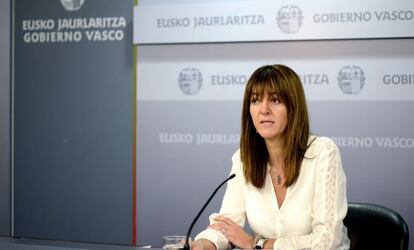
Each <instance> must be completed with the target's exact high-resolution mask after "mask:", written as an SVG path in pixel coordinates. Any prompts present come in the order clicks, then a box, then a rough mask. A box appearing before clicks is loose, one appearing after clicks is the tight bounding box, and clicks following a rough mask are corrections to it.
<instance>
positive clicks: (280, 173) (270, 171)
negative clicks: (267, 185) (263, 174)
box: [269, 169, 283, 186]
mask: <svg viewBox="0 0 414 250" xmlns="http://www.w3.org/2000/svg"><path fill="white" fill-rule="evenodd" d="M282 172H283V170H280V172H279V173H278V174H276V178H275V179H276V184H277V185H279V186H280V185H281V184H282ZM269 173H270V176H272V170H271V169H270V170H269ZM273 173H274V171H273Z"/></svg>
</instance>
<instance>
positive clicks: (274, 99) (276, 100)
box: [272, 98, 280, 104]
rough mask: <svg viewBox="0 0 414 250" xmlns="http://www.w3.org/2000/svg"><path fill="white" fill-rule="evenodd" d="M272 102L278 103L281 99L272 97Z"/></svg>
mask: <svg viewBox="0 0 414 250" xmlns="http://www.w3.org/2000/svg"><path fill="white" fill-rule="evenodd" d="M272 102H273V103H277V104H278V103H280V100H279V98H272Z"/></svg>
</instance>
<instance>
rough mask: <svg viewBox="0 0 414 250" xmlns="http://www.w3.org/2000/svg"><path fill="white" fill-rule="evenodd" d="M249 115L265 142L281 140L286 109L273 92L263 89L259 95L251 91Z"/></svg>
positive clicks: (284, 126) (285, 123)
mask: <svg viewBox="0 0 414 250" xmlns="http://www.w3.org/2000/svg"><path fill="white" fill-rule="evenodd" d="M250 116H251V117H252V120H253V124H254V127H255V128H256V131H257V133H259V134H260V135H261V136H262V137H263V138H264V139H265V141H266V142H274V143H279V144H280V143H282V142H283V135H284V132H285V130H286V126H287V109H286V105H285V104H284V103H282V102H281V100H280V98H279V97H278V96H277V95H276V94H275V93H269V92H268V91H267V90H265V92H264V94H263V96H262V97H260V95H259V94H258V93H254V92H253V94H252V96H251V98H250Z"/></svg>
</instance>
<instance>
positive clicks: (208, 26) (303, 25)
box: [134, 0, 414, 44]
mask: <svg viewBox="0 0 414 250" xmlns="http://www.w3.org/2000/svg"><path fill="white" fill-rule="evenodd" d="M413 24H414V2H412V1H403V0H400V1H385V0H381V1H376V0H368V1H356V0H354V1H340V2H338V1H335V2H332V1H328V0H323V1H319V2H318V4H315V2H312V1H305V0H298V1H293V2H289V3H287V2H279V1H261V2H260V4H258V2H257V1H240V2H221V3H220V2H213V3H197V4H179V5H177V4H170V5H167V4H157V5H138V6H136V7H135V9H134V43H135V44H157V43H199V42H242V41H278V40H309V39H355V38H388V37H413V36H414V29H413V28H412V27H413Z"/></svg>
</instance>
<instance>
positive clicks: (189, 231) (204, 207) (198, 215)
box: [182, 174, 236, 250]
mask: <svg viewBox="0 0 414 250" xmlns="http://www.w3.org/2000/svg"><path fill="white" fill-rule="evenodd" d="M235 176H236V174H232V175H230V176H229V177H228V178H227V179H225V180H224V181H223V182H222V183H220V185H219V186H218V187H217V188H216V189H215V190H214V192H213V193H212V194H211V195H210V197H209V198H208V200H207V202H206V203H205V204H204V206H203V207H202V208H201V210H200V212H198V214H197V216H196V217H195V218H194V220H193V222H192V223H191V225H190V228H188V231H187V235H186V237H185V244H184V246H183V248H182V249H183V250H190V244H189V242H188V241H189V239H190V234H191V230H193V227H194V224H195V223H196V222H197V220H198V218H199V217H200V215H201V214H202V213H203V211H204V209H206V207H207V205H208V203H210V201H211V199H213V197H214V195H215V194H216V193H217V191H218V190H219V189H220V188H221V186H223V185H224V184H225V183H226V182H228V181H229V180H231V179H233V178H234V177H235Z"/></svg>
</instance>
